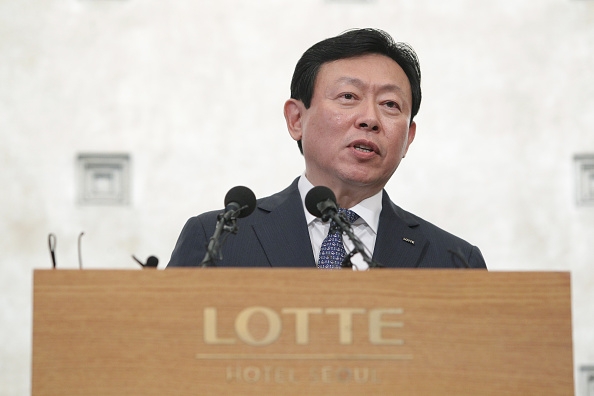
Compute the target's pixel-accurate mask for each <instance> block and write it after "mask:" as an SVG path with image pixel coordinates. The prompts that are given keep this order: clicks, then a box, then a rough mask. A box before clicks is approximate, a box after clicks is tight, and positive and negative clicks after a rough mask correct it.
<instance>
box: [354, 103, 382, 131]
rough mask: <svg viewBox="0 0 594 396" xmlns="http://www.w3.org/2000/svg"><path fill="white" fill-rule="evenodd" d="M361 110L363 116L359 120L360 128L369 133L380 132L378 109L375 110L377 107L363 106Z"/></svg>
mask: <svg viewBox="0 0 594 396" xmlns="http://www.w3.org/2000/svg"><path fill="white" fill-rule="evenodd" d="M360 109H361V115H360V117H359V119H358V120H357V125H358V126H359V128H361V129H364V130H367V131H374V132H377V131H379V130H380V123H379V119H378V116H377V109H376V108H375V106H374V105H373V104H371V103H368V104H362V106H361V108H360Z"/></svg>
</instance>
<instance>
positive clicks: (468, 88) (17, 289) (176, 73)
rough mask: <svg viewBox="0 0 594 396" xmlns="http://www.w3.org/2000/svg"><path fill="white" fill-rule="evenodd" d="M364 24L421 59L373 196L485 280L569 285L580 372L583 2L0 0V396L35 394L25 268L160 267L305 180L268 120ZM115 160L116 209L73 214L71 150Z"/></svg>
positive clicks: (587, 5) (585, 141) (592, 345)
mask: <svg viewBox="0 0 594 396" xmlns="http://www.w3.org/2000/svg"><path fill="white" fill-rule="evenodd" d="M368 26H369V27H377V28H381V29H384V30H386V31H388V32H389V33H391V34H392V35H393V36H394V37H395V38H396V39H397V40H399V41H406V42H408V43H410V44H411V45H412V46H413V47H414V48H415V49H416V50H417V52H418V55H419V58H420V60H421V67H422V72H423V80H422V86H423V90H424V91H423V94H424V99H423V103H422V105H421V109H420V113H419V115H418V117H417V124H418V128H417V137H416V140H415V142H414V144H413V145H412V146H411V149H410V150H409V153H408V155H407V158H406V159H405V160H404V161H403V163H402V164H401V166H400V169H399V170H398V171H397V172H396V174H395V176H394V178H393V179H392V180H391V181H390V183H389V184H388V186H387V190H388V192H389V193H390V195H391V197H392V199H393V200H394V201H396V202H397V203H398V204H399V205H400V206H402V207H404V208H405V209H408V210H410V211H412V212H414V213H416V214H418V215H420V216H421V217H424V218H425V219H427V220H429V221H431V222H433V223H435V224H437V225H439V226H441V227H443V228H445V229H447V230H449V231H451V232H453V233H455V234H458V235H459V236H461V237H463V238H465V239H467V240H468V241H470V242H472V243H474V244H476V245H478V246H479V247H480V248H481V250H482V251H483V254H484V256H485V258H486V260H487V264H488V265H489V267H490V269H491V270H521V271H525V270H526V271H530V270H562V271H571V273H572V282H573V289H572V292H573V315H574V345H575V346H574V355H575V364H576V371H577V369H578V367H579V366H580V365H584V364H594V307H593V302H594V206H578V205H576V199H575V176H574V166H573V156H574V155H575V154H579V153H594V73H593V72H592V69H593V65H594V2H592V1H585V0H581V1H580V0H502V1H497V2H476V1H471V0H451V1H447V2H443V1H438V0H420V1H419V0H369V1H363V2H357V1H352V0H351V1H339V0H301V1H293V2H288V1H282V0H280V1H273V0H267V1H257V2H248V1H232V0H204V1H199V2H196V1H175V2H165V1H157V0H145V1H139V0H117V1H116V0H60V1H58V0H44V1H31V0H22V1H17V0H0V185H1V186H2V187H1V190H2V193H1V194H0V235H1V238H0V252H1V254H0V395H6V396H14V395H18V396H20V395H23V396H24V395H28V394H30V365H31V325H32V323H31V315H32V298H31V292H32V271H33V269H36V268H49V267H50V256H49V253H48V249H47V236H48V233H50V232H52V233H55V235H56V236H57V261H58V266H59V267H60V268H76V267H77V266H78V253H77V237H78V235H79V233H80V232H81V231H84V232H85V235H84V237H83V239H82V253H83V263H84V266H85V268H124V269H125V268H128V269H136V268H138V265H137V264H135V263H134V262H133V261H132V259H131V257H130V256H131V255H132V254H135V255H137V256H138V257H140V258H146V257H147V256H149V255H156V256H157V257H159V259H160V260H161V263H160V265H159V267H160V268H163V267H164V266H165V264H166V262H167V260H168V257H169V255H170V253H171V250H172V249H173V246H174V244H175V241H176V239H177V236H178V234H179V232H180V230H181V227H182V225H183V224H184V222H185V220H186V219H187V218H188V217H190V216H192V215H194V214H197V213H200V212H203V211H205V210H209V209H216V208H220V207H221V206H222V204H223V197H224V195H225V193H226V192H227V190H228V189H229V188H231V187H233V186H235V185H238V184H241V185H246V186H249V187H251V188H252V189H253V190H254V192H255V193H256V195H257V196H258V197H261V196H265V195H268V194H270V193H273V192H275V191H278V190H279V189H281V188H283V187H285V186H286V185H288V183H289V182H290V181H291V180H292V179H293V178H294V177H296V176H298V175H299V174H300V173H301V172H302V170H303V160H302V158H301V156H300V154H299V152H298V149H297V147H296V144H295V143H294V142H293V141H292V140H291V138H290V137H289V135H288V133H287V131H286V127H285V123H284V119H283V116H282V106H283V103H284V101H285V100H286V99H287V98H288V96H289V82H290V78H291V75H292V72H293V68H294V65H295V63H296V61H297V59H298V58H299V57H300V55H301V54H302V52H303V51H304V50H305V49H307V48H308V47H309V46H310V45H311V44H313V43H314V42H316V41H319V40H321V39H323V38H326V37H329V36H333V35H336V34H338V33H340V32H342V31H344V30H346V29H348V28H352V27H368ZM96 152H99V153H104V152H115V153H128V154H129V155H130V158H131V198H130V204H129V205H123V206H105V205H103V206H96V205H81V204H80V203H79V202H78V201H77V188H78V181H77V173H76V158H77V155H78V154H79V153H96Z"/></svg>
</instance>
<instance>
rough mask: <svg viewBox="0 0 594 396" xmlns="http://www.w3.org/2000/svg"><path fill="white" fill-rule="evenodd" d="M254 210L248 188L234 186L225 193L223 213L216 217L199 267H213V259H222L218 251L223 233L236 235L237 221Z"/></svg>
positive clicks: (253, 203)
mask: <svg viewBox="0 0 594 396" xmlns="http://www.w3.org/2000/svg"><path fill="white" fill-rule="evenodd" d="M255 209H256V196H255V195H254V192H253V191H252V190H250V189H249V188H247V187H244V186H236V187H233V188H232V189H231V190H229V192H227V195H225V211H224V212H223V213H221V214H219V216H218V221H217V226H216V228H215V232H214V234H213V236H212V237H211V238H210V240H209V241H208V245H207V247H206V254H205V255H204V258H203V259H202V262H201V263H200V266H201V267H210V266H214V265H215V263H214V261H215V259H218V260H220V259H222V258H223V255H222V253H221V251H220V249H221V246H222V242H221V241H220V239H221V236H222V235H223V233H224V232H227V233H231V234H237V231H238V230H239V228H238V227H237V219H238V218H242V217H246V216H249V215H251V214H252V212H253V211H254V210H255ZM227 235H228V234H227ZM223 242H224V240H223Z"/></svg>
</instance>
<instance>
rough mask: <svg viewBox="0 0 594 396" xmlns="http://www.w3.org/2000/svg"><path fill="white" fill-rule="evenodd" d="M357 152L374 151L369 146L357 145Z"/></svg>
mask: <svg viewBox="0 0 594 396" xmlns="http://www.w3.org/2000/svg"><path fill="white" fill-rule="evenodd" d="M354 147H355V150H357V151H363V152H365V153H371V152H372V151H373V149H372V148H371V147H369V146H364V145H362V144H356V145H355V146H354Z"/></svg>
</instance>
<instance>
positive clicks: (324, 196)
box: [305, 186, 337, 217]
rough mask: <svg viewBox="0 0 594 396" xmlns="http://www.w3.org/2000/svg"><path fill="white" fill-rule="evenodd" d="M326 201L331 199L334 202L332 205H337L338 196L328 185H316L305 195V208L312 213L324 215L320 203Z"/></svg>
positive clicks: (319, 215) (317, 215)
mask: <svg viewBox="0 0 594 396" xmlns="http://www.w3.org/2000/svg"><path fill="white" fill-rule="evenodd" d="M325 201H330V202H332V203H333V204H334V205H331V206H334V207H335V208H336V207H337V204H336V196H335V195H334V193H333V192H332V190H330V189H329V188H328V187H326V186H316V187H314V188H312V189H311V190H309V192H308V193H307V195H306V196H305V208H306V209H307V211H308V212H309V213H311V214H312V215H314V216H316V217H322V216H323V215H324V213H322V211H321V210H320V208H319V204H320V203H322V202H325Z"/></svg>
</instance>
